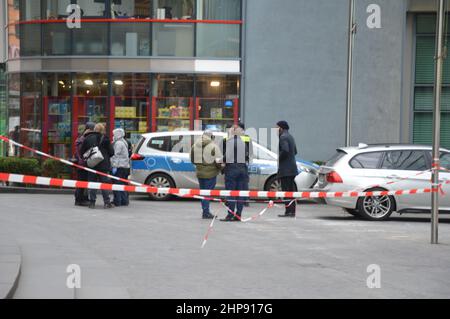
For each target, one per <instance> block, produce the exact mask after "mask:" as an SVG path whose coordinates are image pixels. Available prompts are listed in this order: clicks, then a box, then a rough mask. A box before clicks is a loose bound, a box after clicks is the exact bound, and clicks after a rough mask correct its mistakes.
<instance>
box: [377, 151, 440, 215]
mask: <svg viewBox="0 0 450 319" xmlns="http://www.w3.org/2000/svg"><path fill="white" fill-rule="evenodd" d="M430 166H431V164H430V162H429V158H428V156H427V151H425V150H393V151H388V152H385V156H384V157H383V161H382V164H381V169H382V170H383V171H385V172H386V177H387V180H388V181H387V185H386V188H388V189H389V190H409V189H423V188H429V187H430V186H431V183H430V178H431V173H430V171H429V169H430ZM396 201H397V209H401V208H414V209H429V208H430V205H431V194H429V193H427V194H414V195H401V196H396Z"/></svg>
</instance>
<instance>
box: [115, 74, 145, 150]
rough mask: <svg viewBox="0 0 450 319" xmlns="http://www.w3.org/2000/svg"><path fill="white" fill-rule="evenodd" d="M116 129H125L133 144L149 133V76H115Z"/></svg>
mask: <svg viewBox="0 0 450 319" xmlns="http://www.w3.org/2000/svg"><path fill="white" fill-rule="evenodd" d="M112 87H113V97H112V103H113V105H114V118H115V122H114V127H115V128H123V129H124V130H125V134H126V137H127V138H128V139H129V140H130V142H131V143H132V144H137V142H138V141H139V138H140V136H141V134H143V133H146V132H148V129H149V125H148V124H149V123H148V122H147V120H148V110H149V109H150V98H149V95H150V91H149V88H150V79H149V75H148V74H139V73H133V74H114V75H113V79H112Z"/></svg>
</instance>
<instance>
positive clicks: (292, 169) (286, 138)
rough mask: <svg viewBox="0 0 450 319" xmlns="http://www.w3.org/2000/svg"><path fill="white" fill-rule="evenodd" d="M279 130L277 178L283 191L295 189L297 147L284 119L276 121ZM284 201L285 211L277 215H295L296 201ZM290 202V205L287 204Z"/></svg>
mask: <svg viewBox="0 0 450 319" xmlns="http://www.w3.org/2000/svg"><path fill="white" fill-rule="evenodd" d="M277 126H278V130H279V135H280V139H279V146H278V178H279V180H280V182H281V190H282V191H283V192H293V191H295V176H297V175H298V168H297V161H296V160H295V155H297V147H296V146H295V140H294V138H293V137H292V135H291V134H289V124H288V123H287V122H286V121H279V122H278V123H277ZM290 203H291V201H287V202H285V206H286V211H285V213H284V215H278V216H279V217H295V206H296V202H295V201H293V202H292V204H290ZM289 204H290V205H289Z"/></svg>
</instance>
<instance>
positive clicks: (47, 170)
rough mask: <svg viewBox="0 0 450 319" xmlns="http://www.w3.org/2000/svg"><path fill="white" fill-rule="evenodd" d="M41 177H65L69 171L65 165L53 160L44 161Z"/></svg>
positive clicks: (68, 174)
mask: <svg viewBox="0 0 450 319" xmlns="http://www.w3.org/2000/svg"><path fill="white" fill-rule="evenodd" d="M42 176H45V177H54V178H59V177H67V176H70V170H69V168H68V167H67V165H65V164H63V163H61V162H59V161H56V160H54V159H46V160H45V161H44V162H43V163H42Z"/></svg>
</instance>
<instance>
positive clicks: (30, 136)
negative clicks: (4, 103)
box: [19, 73, 42, 157]
mask: <svg viewBox="0 0 450 319" xmlns="http://www.w3.org/2000/svg"><path fill="white" fill-rule="evenodd" d="M20 90H21V105H20V125H19V130H20V143H22V144H24V145H27V146H29V147H32V148H34V149H41V128H42V123H41V119H42V105H41V80H40V75H38V74H35V73H23V74H21V78H20ZM21 154H22V155H24V156H26V157H32V156H34V153H31V152H25V151H23V152H21Z"/></svg>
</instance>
